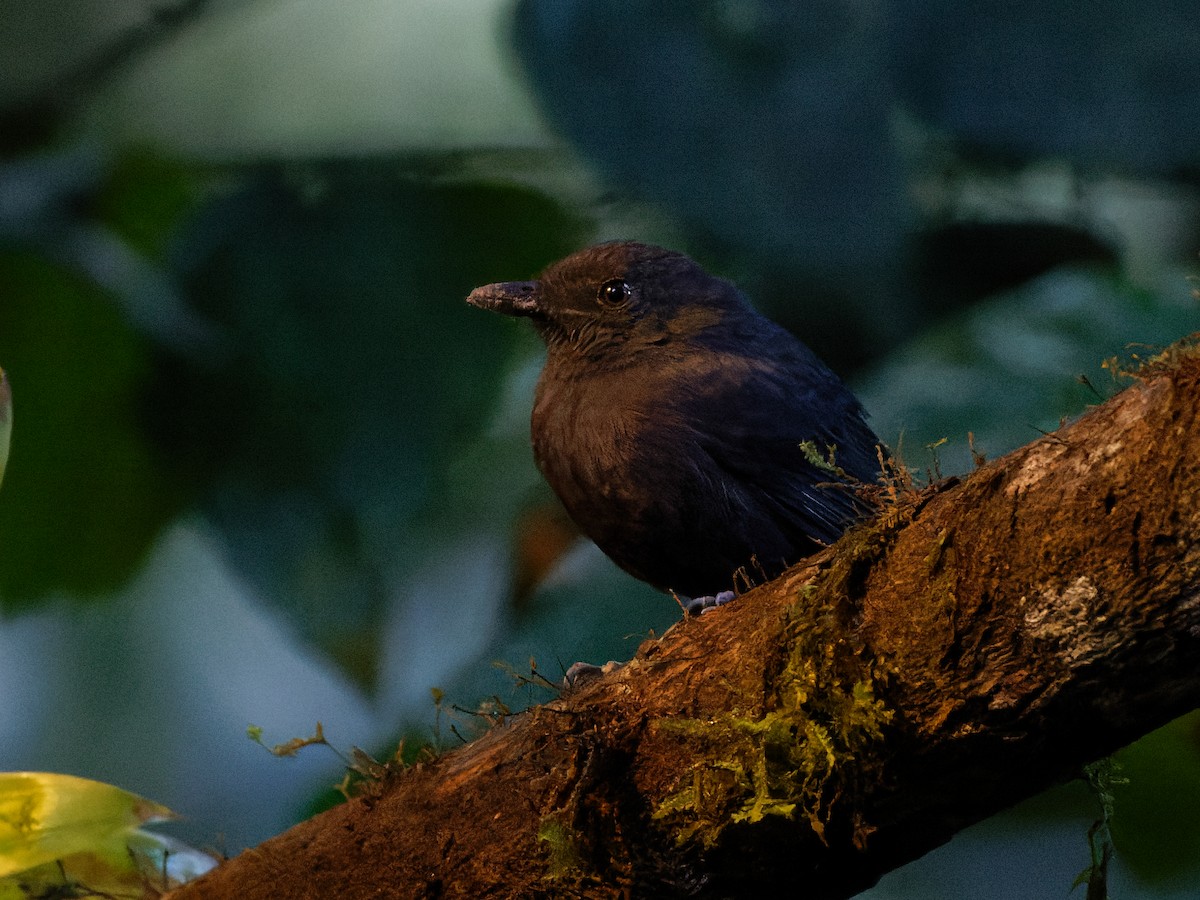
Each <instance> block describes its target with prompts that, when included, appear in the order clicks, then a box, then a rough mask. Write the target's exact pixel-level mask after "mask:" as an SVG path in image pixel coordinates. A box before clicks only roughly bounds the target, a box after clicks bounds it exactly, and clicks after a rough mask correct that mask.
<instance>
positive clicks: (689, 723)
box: [654, 493, 915, 846]
mask: <svg viewBox="0 0 1200 900" xmlns="http://www.w3.org/2000/svg"><path fill="white" fill-rule="evenodd" d="M914 500H915V493H914V494H913V495H908V496H906V497H905V498H904V499H903V501H902V502H901V503H900V504H898V506H899V507H903V508H902V509H900V508H893V509H892V510H891V512H892V513H893V514H892V515H888V516H884V517H882V518H880V519H879V520H876V521H875V522H874V523H871V524H870V525H866V526H863V527H860V528H858V529H855V530H854V531H852V532H851V533H850V534H848V535H846V537H845V538H844V539H843V540H842V542H841V544H840V545H839V549H840V552H839V553H838V554H837V555H836V556H835V557H833V558H832V559H831V560H830V564H829V567H828V568H827V569H826V570H825V571H824V572H823V573H822V574H821V575H820V576H818V578H817V579H816V580H815V581H813V582H811V583H810V584H808V585H807V586H805V587H804V588H803V589H802V590H801V591H800V593H799V595H798V596H797V598H796V600H795V601H794V602H793V603H792V605H791V606H790V607H789V609H788V612H787V622H786V625H785V629H784V635H783V637H784V640H783V641H782V647H784V648H786V649H784V650H782V651H781V656H780V659H779V660H778V668H777V669H774V670H773V671H775V672H777V674H775V675H774V677H771V678H769V681H770V683H771V684H772V685H773V686H774V689H773V691H772V693H771V695H770V696H768V697H767V698H765V702H764V704H763V711H762V712H757V713H756V714H753V715H750V714H743V713H739V712H737V711H734V712H732V713H729V714H726V715H723V716H718V717H714V718H712V719H706V720H701V719H671V720H662V721H659V722H658V723H656V727H657V728H658V729H660V730H665V731H668V732H671V733H675V734H678V735H679V736H680V737H681V738H683V739H684V741H685V742H686V743H687V744H689V745H690V749H691V750H692V752H693V755H694V757H695V758H696V759H697V760H698V761H699V762H697V764H696V765H695V766H694V767H693V768H692V770H691V772H690V778H688V779H686V780H685V781H684V782H683V783H682V784H681V785H680V786H679V788H678V789H677V790H675V791H674V792H673V793H671V794H670V795H669V796H668V797H667V798H666V799H665V800H663V801H662V803H660V804H659V806H658V808H657V809H656V810H655V812H654V818H655V819H658V820H660V821H665V822H667V823H669V824H670V825H671V826H672V827H673V828H675V829H676V839H677V841H678V842H679V843H681V844H683V843H690V842H693V841H697V842H699V843H700V844H701V845H702V846H712V845H714V844H715V843H716V842H717V841H718V839H719V838H720V836H721V832H722V831H723V830H724V828H725V827H726V826H727V825H729V824H730V823H740V822H750V823H753V822H758V821H760V820H762V819H764V818H765V817H767V816H783V817H787V818H795V819H797V820H803V821H805V822H807V823H808V825H809V827H810V828H811V829H812V831H813V833H814V834H815V835H816V836H817V837H818V838H820V839H821V840H822V841H825V840H827V829H828V827H829V825H830V823H831V822H833V821H834V820H835V819H837V820H838V821H839V822H841V823H842V824H841V827H840V830H839V834H843V833H844V834H845V835H847V836H849V837H850V838H851V839H852V840H853V841H854V842H855V843H856V844H859V845H861V844H862V842H863V841H864V840H865V838H866V836H867V835H868V834H869V833H870V831H871V830H872V829H871V827H870V825H869V824H868V823H866V822H863V821H862V820H861V819H860V818H859V817H858V815H857V814H856V810H855V806H856V803H855V799H856V797H857V796H858V795H859V793H860V791H861V789H862V788H864V787H865V786H866V785H867V784H869V783H873V782H875V781H877V780H878V777H879V773H880V769H881V767H882V749H883V738H884V734H885V730H886V728H887V725H888V723H889V722H891V720H892V711H891V709H889V708H888V706H887V705H886V704H885V703H884V702H883V700H881V699H880V698H879V696H878V688H879V687H880V685H881V684H883V683H884V682H885V680H886V672H885V671H884V669H883V667H882V666H881V665H880V664H879V663H878V662H877V661H875V660H874V659H872V658H871V657H870V655H869V654H868V653H867V652H866V651H865V648H864V647H863V646H862V644H861V642H859V641H858V639H857V638H856V637H855V636H854V632H853V629H852V627H851V620H852V618H853V612H854V609H855V605H856V603H857V600H858V598H859V596H860V595H861V592H862V589H863V585H864V584H865V581H866V576H867V573H868V572H869V571H870V568H871V566H872V565H873V564H874V562H875V561H876V560H878V559H880V558H881V557H882V555H883V554H884V552H885V551H886V550H887V548H888V546H889V545H890V544H891V542H892V540H893V538H894V536H895V534H896V533H897V532H898V530H899V528H900V526H901V525H902V523H903V522H904V521H906V520H907V519H908V518H910V515H911V513H910V510H911V509H912V508H913V506H914V503H913V502H910V501H914Z"/></svg>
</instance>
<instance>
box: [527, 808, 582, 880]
mask: <svg viewBox="0 0 1200 900" xmlns="http://www.w3.org/2000/svg"><path fill="white" fill-rule="evenodd" d="M537 837H538V841H539V842H540V843H544V844H545V845H546V847H547V849H548V851H549V858H548V860H547V864H546V877H547V878H551V879H559V878H566V877H569V876H573V875H575V874H576V873H577V872H578V871H579V869H580V867H581V866H582V857H581V856H580V853H579V845H578V843H577V842H576V839H575V833H574V832H573V831H572V830H571V829H570V828H568V827H567V826H566V825H564V824H563V823H562V822H561V821H559V820H558V819H557V818H555V817H553V816H547V817H546V818H545V819H543V820H542V822H541V824H540V825H538V833H537Z"/></svg>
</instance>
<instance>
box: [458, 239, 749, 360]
mask: <svg viewBox="0 0 1200 900" xmlns="http://www.w3.org/2000/svg"><path fill="white" fill-rule="evenodd" d="M467 302H468V303H470V304H471V305H473V306H478V307H480V308H481V309H490V310H493V311H495V312H499V313H504V314H505V315H510V316H525V317H528V318H529V319H531V320H532V321H533V323H534V324H535V325H536V326H537V328H538V331H539V332H540V333H541V335H542V338H543V339H544V340H545V342H546V344H547V346H548V347H549V348H550V349H551V351H552V352H553V351H557V350H566V351H570V352H572V353H578V354H582V355H584V356H604V355H606V354H612V353H622V354H625V355H628V354H629V351H630V350H636V349H637V348H642V347H651V346H659V345H663V344H668V343H670V342H672V341H675V340H685V341H686V340H688V339H690V338H693V337H695V336H697V335H699V334H701V333H702V332H704V331H706V330H708V329H711V328H713V327H715V326H717V325H719V324H720V323H721V322H722V321H723V320H724V319H725V318H726V317H727V316H728V315H730V314H732V313H735V312H737V311H740V310H744V309H745V308H746V307H745V304H744V301H743V300H742V298H741V295H740V294H739V293H738V291H737V289H736V288H735V287H734V286H733V285H732V284H730V283H729V282H727V281H723V280H721V279H719V278H714V277H713V276H711V275H709V274H708V273H707V272H705V271H704V270H703V269H702V268H700V266H699V265H697V264H696V263H695V262H693V261H692V260H691V259H689V258H688V257H687V256H684V255H683V254H682V253H675V252H673V251H671V250H664V249H663V248H662V247H655V246H652V245H649V244H640V243H636V242H633V241H617V242H613V243H608V244H597V245H596V246H594V247H588V248H587V249H585V250H580V251H579V252H578V253H574V254H572V255H571V256H568V257H567V258H566V259H563V260H560V261H559V262H556V263H554V264H553V265H551V266H550V267H549V268H547V269H546V270H545V271H544V272H543V273H542V274H541V276H540V277H539V278H537V279H536V280H534V281H510V282H503V283H500V284H489V285H485V286H484V287H479V288H476V289H475V290H474V291H472V292H471V295H470V296H469V297H468V298H467Z"/></svg>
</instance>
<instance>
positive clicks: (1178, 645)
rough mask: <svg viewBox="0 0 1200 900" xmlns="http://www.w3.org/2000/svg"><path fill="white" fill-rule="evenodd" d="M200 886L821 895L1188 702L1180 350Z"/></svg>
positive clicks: (320, 891) (1196, 463)
mask: <svg viewBox="0 0 1200 900" xmlns="http://www.w3.org/2000/svg"><path fill="white" fill-rule="evenodd" d="M1164 356H1165V357H1166V358H1165V359H1163V360H1161V361H1159V362H1157V363H1156V364H1154V365H1152V366H1151V367H1149V368H1148V369H1145V370H1143V372H1141V373H1139V375H1138V378H1137V381H1136V383H1135V384H1134V385H1133V386H1132V387H1130V388H1129V389H1128V390H1126V391H1124V392H1122V393H1121V394H1119V395H1118V396H1116V397H1114V398H1113V399H1112V400H1110V401H1108V402H1107V403H1105V404H1103V405H1102V406H1100V407H1097V408H1095V409H1093V410H1091V411H1090V412H1088V413H1087V414H1086V415H1084V416H1083V417H1082V418H1080V419H1079V420H1078V421H1077V422H1075V423H1074V424H1072V425H1070V426H1067V427H1064V428H1062V429H1060V430H1059V431H1058V432H1056V433H1054V434H1051V435H1047V436H1046V437H1044V438H1042V439H1040V440H1038V441H1035V442H1034V443H1032V444H1030V445H1028V446H1027V447H1024V448H1022V449H1020V450H1018V451H1016V452H1014V453H1012V454H1009V455H1008V456H1006V457H1004V458H1003V459H1000V460H997V461H996V462H993V463H990V464H988V465H985V466H983V467H981V468H979V469H978V470H976V471H975V472H974V473H973V474H971V475H970V476H969V477H967V478H965V479H964V480H962V481H961V482H958V481H955V480H952V481H951V482H949V483H946V484H943V485H941V486H939V487H938V488H936V489H933V490H930V491H926V492H925V493H923V494H921V495H913V494H911V493H907V494H906V493H900V494H897V495H896V496H894V497H893V498H892V499H891V500H889V501H888V502H887V503H886V504H885V509H884V512H883V514H882V515H881V516H880V517H879V519H878V520H876V521H874V522H871V523H868V524H866V525H864V526H861V527H859V528H856V529H855V530H853V531H852V532H850V533H849V534H848V535H847V536H846V537H845V538H843V540H841V541H839V542H838V544H837V545H836V546H835V547H832V548H830V549H829V550H827V551H825V552H823V553H822V554H820V555H818V556H816V557H814V558H812V559H810V560H808V561H806V562H805V563H804V564H802V565H801V566H798V567H795V568H793V569H792V570H790V571H789V572H788V573H786V574H785V575H784V576H783V577H781V578H779V579H777V580H776V581H774V582H772V583H771V584H768V585H765V586H763V587H762V588H760V589H757V590H755V591H752V592H750V593H748V594H746V595H745V596H744V597H741V598H740V599H739V600H738V601H737V602H736V603H733V604H731V605H730V606H728V607H724V608H722V609H720V610H717V611H715V612H713V613H710V614H707V615H704V616H702V617H700V618H699V619H697V620H692V621H685V622H682V623H680V624H679V625H677V626H675V627H674V628H672V629H671V630H670V631H668V632H667V634H666V635H664V636H663V637H662V638H661V639H659V640H651V641H647V642H645V643H644V644H643V645H642V646H641V648H639V650H638V653H637V656H636V657H635V658H634V660H633V661H631V662H630V663H629V664H628V665H627V666H625V667H624V668H623V669H621V670H619V671H618V672H615V673H613V674H611V675H606V676H603V677H601V678H599V679H597V680H596V681H594V682H590V683H588V684H587V685H585V686H584V687H582V688H580V689H579V690H577V691H575V692H572V693H570V694H568V695H566V696H564V697H562V698H560V699H557V700H555V701H553V702H550V703H547V704H545V705H543V706H540V707H536V708H534V709H531V710H529V711H527V712H525V713H522V714H520V715H517V716H513V717H511V718H510V719H509V720H508V721H506V722H505V723H504V724H502V725H498V726H497V727H495V728H493V729H492V730H491V731H490V732H489V733H488V734H486V735H485V736H483V737H482V738H480V739H479V740H477V741H475V742H474V743H472V744H469V745H468V746H466V747H463V748H461V749H459V750H456V751H454V752H451V753H447V754H446V755H445V756H442V757H441V758H439V759H437V760H435V761H433V762H430V763H424V764H421V765H418V766H416V767H414V768H412V769H410V770H409V771H407V772H406V773H405V774H403V776H401V777H398V778H395V779H393V780H389V781H387V782H386V783H384V784H383V785H381V787H380V790H379V792H378V795H377V796H372V797H364V798H360V799H358V800H355V801H352V802H350V803H347V804H345V805H343V806H340V807H338V808H336V809H333V810H330V811H328V812H326V813H324V814H322V815H320V816H317V817H316V818H314V819H312V820H310V821H308V822H304V823H302V824H300V825H298V826H296V827H295V828H293V829H291V830H290V831H288V832H286V833H285V834H282V835H280V836H278V837H276V838H273V839H271V840H269V841H267V842H266V843H264V844H263V845H261V846H260V847H258V848H256V849H253V850H249V851H247V852H245V853H243V854H242V855H241V856H239V857H237V858H235V859H233V860H231V861H229V862H227V863H225V864H224V865H222V866H220V867H219V868H218V869H217V870H215V871H214V872H213V873H211V874H209V875H208V876H206V877H205V878H203V879H201V880H200V881H198V882H195V883H193V884H191V885H188V886H186V887H184V888H183V889H182V890H180V891H179V892H178V893H177V895H176V896H177V897H178V898H180V900H182V898H187V900H197V898H224V897H237V898H258V897H262V898H266V897H279V896H288V897H343V898H355V897H375V896H406V897H442V896H446V897H451V896H471V897H529V896H540V895H552V896H585V897H611V896H619V895H620V894H621V892H622V890H624V891H625V892H626V894H627V895H628V894H632V895H634V896H642V895H653V896H672V895H676V896H693V895H695V896H722V895H727V894H730V893H737V894H739V895H744V894H746V893H747V892H750V891H751V890H768V889H771V888H779V887H782V886H784V885H787V886H788V887H790V888H792V889H793V890H794V889H795V887H796V886H803V888H804V892H805V896H809V897H831V898H832V897H847V896H850V895H851V894H853V893H855V892H857V891H860V890H862V889H864V888H866V887H868V886H869V885H871V884H873V883H874V882H875V881H876V880H877V879H878V878H879V877H880V875H882V874H883V873H884V872H887V871H889V870H891V869H893V868H895V867H897V866H899V865H901V864H903V863H904V862H907V861H909V860H911V859H913V858H915V857H917V856H919V855H921V854H923V853H925V852H927V851H929V850H930V849H932V848H934V847H936V846H938V845H939V844H941V843H943V842H944V841H946V840H947V839H948V838H949V837H950V836H951V835H953V834H954V833H955V832H956V831H958V830H959V829H961V828H963V827H964V826H966V825H969V824H971V823H973V822H976V821H979V820H980V819H983V818H985V817H986V816H989V815H991V814H993V813H995V812H997V811H998V810H1000V809H1003V808H1005V807H1007V806H1009V805H1010V804H1012V803H1014V802H1016V801H1017V800H1019V799H1021V798H1023V797H1026V796H1029V795H1032V794H1034V793H1037V792H1038V791H1041V790H1043V789H1044V788H1045V787H1047V786H1049V785H1051V784H1054V783H1056V782H1060V781H1063V780H1067V779H1070V778H1074V777H1076V776H1077V775H1078V774H1079V773H1080V770H1081V767H1082V766H1083V765H1084V764H1085V763H1087V762H1089V761H1092V760H1095V759H1097V758H1099V757H1102V756H1105V755H1107V754H1108V753H1110V752H1112V751H1113V750H1115V749H1116V748H1118V747H1120V746H1122V745H1124V744H1126V743H1128V742H1129V741H1131V740H1133V739H1134V738H1136V737H1138V736H1140V735H1142V734H1144V733H1146V732H1148V731H1150V730H1152V729H1154V728H1156V727H1158V726H1160V725H1162V724H1163V723H1165V722H1167V721H1169V720H1170V719H1172V718H1174V717H1176V716H1178V715H1180V714H1182V713H1184V712H1186V711H1187V710H1190V709H1192V708H1194V707H1196V706H1198V705H1200V677H1198V676H1197V670H1196V665H1195V660H1196V658H1197V655H1196V654H1197V651H1198V650H1200V434H1198V430H1197V416H1198V413H1197V410H1198V409H1200V353H1197V351H1196V349H1195V344H1192V345H1182V344H1181V345H1177V347H1176V348H1173V349H1172V351H1170V352H1169V353H1168V354H1165V355H1164Z"/></svg>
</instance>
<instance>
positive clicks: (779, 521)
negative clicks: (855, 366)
mask: <svg viewBox="0 0 1200 900" xmlns="http://www.w3.org/2000/svg"><path fill="white" fill-rule="evenodd" d="M467 302H468V303H469V304H471V305H472V306H475V307H478V308H481V309H485V310H490V311H493V312H497V313H502V314H504V315H508V316H517V317H523V318H527V319H529V320H530V321H531V322H532V323H533V325H534V327H535V328H536V329H537V331H538V333H539V334H540V336H541V338H542V340H543V341H544V343H545V345H546V359H545V363H544V365H543V367H542V371H541V374H540V376H539V379H538V383H537V387H536V389H535V394H534V403H533V412H532V416H531V420H530V431H531V438H532V444H533V455H534V459H535V461H536V463H537V466H538V468H539V469H540V470H541V473H542V475H543V476H544V478H545V479H546V481H548V482H549V484H550V486H551V488H553V490H554V492H555V493H556V494H557V495H558V498H559V500H560V501H561V502H562V505H563V506H564V507H565V509H566V511H567V513H568V514H569V515H570V517H571V518H572V519H573V520H574V522H575V523H576V525H577V526H578V527H579V529H580V530H581V531H582V532H583V534H585V535H586V536H587V537H589V538H590V539H591V540H592V541H593V542H594V543H595V544H596V545H597V546H599V548H600V549H601V550H602V551H604V553H605V554H606V555H607V556H608V557H609V558H611V559H612V560H613V562H615V563H616V564H617V565H618V566H620V567H621V568H622V569H624V570H625V571H626V572H628V573H629V574H631V575H633V576H634V577H635V578H638V579H641V580H642V581H645V582H648V583H649V584H651V585H653V586H654V587H656V588H658V589H659V590H662V591H665V592H670V593H672V594H674V595H675V596H676V597H677V599H678V598H680V597H682V599H681V601H680V602H681V604H683V605H684V608H685V610H686V611H687V612H689V613H696V612H702V611H705V610H707V609H709V608H711V607H713V606H716V605H723V604H724V603H726V602H728V601H729V600H731V599H733V597H735V596H736V595H737V593H738V592H740V591H742V590H744V588H745V587H748V586H750V585H752V584H754V583H756V582H757V581H759V580H762V581H765V580H769V579H770V578H773V577H775V576H776V575H778V574H780V573H781V572H782V571H783V570H784V569H785V568H786V567H787V566H788V565H791V564H793V563H795V562H797V561H799V560H800V559H802V558H804V557H807V556H809V555H811V554H812V553H814V552H815V551H817V550H818V549H820V548H821V547H822V546H824V545H828V544H831V543H833V542H834V541H836V540H837V538H838V537H839V536H840V535H841V534H842V533H843V532H844V531H845V530H846V529H847V528H848V527H849V525H850V524H852V523H853V522H854V521H856V520H857V519H860V518H862V517H864V515H865V514H866V512H867V504H866V503H865V502H864V501H863V500H862V499H861V498H860V497H859V496H858V493H857V492H856V491H855V489H854V485H855V484H859V483H862V484H870V483H873V482H875V481H877V480H878V479H879V477H880V461H881V459H882V455H881V448H882V444H881V443H880V441H879V439H878V438H877V437H876V435H875V433H874V432H873V431H872V430H871V428H870V427H869V426H868V425H867V422H866V413H865V411H864V409H863V407H862V405H861V403H860V402H859V401H858V399H857V398H856V397H855V396H854V394H853V393H852V392H851V391H850V390H849V388H847V387H846V386H845V384H843V382H842V381H841V380H840V379H839V378H838V377H837V375H835V374H834V373H833V371H831V370H830V369H829V368H828V367H827V366H826V365H825V364H824V363H823V362H822V361H821V360H820V359H819V358H818V357H817V356H816V354H814V353H813V352H812V351H811V350H810V349H809V348H808V347H807V346H806V345H804V344H803V343H802V342H801V341H800V340H799V339H797V338H796V337H794V336H793V335H792V334H791V333H790V332H789V331H787V330H786V329H784V328H783V327H781V326H780V325H778V324H776V323H775V322H773V321H771V320H770V319H768V318H767V317H765V316H763V315H761V314H759V313H758V312H757V311H756V310H755V309H754V308H753V307H752V306H751V305H750V303H749V301H748V300H747V299H746V297H745V296H744V295H743V294H742V292H741V291H740V290H739V289H738V288H737V287H736V286H735V285H734V284H732V283H731V282H729V281H726V280H724V279H722V278H719V277H715V276H713V275H711V274H709V273H708V272H707V271H705V269H703V268H702V267H701V266H700V265H699V264H698V263H696V262H695V261H694V260H692V259H691V258H690V257H688V256H686V255H685V254H683V253H679V252H675V251H672V250H668V249H665V248H663V247H658V246H655V245H652V244H645V243H641V242H637V241H611V242H607V243H602V244H597V245H594V246H590V247H587V248H585V249H583V250H580V251H578V252H576V253H573V254H572V255H570V256H567V257H566V258H564V259H562V260H560V261H558V262H556V263H553V264H551V265H550V266H549V267H547V268H546V269H545V270H544V271H543V272H542V273H541V275H540V276H538V277H537V278H536V279H535V280H532V281H516V282H502V283H497V284H488V285H484V286H482V287H478V288H476V289H475V290H473V291H472V292H471V293H470V295H469V296H468V297H467Z"/></svg>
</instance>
